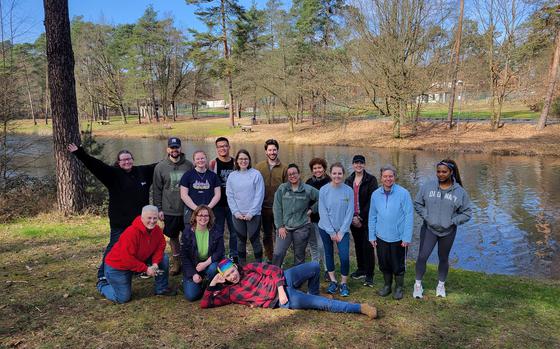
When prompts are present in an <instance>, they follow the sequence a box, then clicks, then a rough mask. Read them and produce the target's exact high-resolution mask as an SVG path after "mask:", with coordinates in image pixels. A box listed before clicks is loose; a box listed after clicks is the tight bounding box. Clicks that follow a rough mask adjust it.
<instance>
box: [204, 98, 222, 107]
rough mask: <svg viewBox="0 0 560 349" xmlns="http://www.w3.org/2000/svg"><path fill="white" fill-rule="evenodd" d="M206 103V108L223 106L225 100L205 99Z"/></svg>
mask: <svg viewBox="0 0 560 349" xmlns="http://www.w3.org/2000/svg"><path fill="white" fill-rule="evenodd" d="M206 105H207V106H208V108H225V106H226V101H224V100H223V99H218V100H215V101H206Z"/></svg>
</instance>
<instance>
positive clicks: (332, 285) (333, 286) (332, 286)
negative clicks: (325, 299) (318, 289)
mask: <svg viewBox="0 0 560 349" xmlns="http://www.w3.org/2000/svg"><path fill="white" fill-rule="evenodd" d="M337 290H338V283H337V282H336V281H331V283H330V284H329V287H328V288H327V293H328V294H335V293H336V291H337Z"/></svg>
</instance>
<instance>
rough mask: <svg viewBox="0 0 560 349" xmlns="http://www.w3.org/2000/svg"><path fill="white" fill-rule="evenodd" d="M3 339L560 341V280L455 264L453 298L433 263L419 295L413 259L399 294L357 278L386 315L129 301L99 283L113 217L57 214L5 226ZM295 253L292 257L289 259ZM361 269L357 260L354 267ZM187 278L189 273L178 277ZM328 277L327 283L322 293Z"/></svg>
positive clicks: (84, 343)
mask: <svg viewBox="0 0 560 349" xmlns="http://www.w3.org/2000/svg"><path fill="white" fill-rule="evenodd" d="M0 239H1V241H2V244H1V245H0V264H1V265H2V269H1V270H2V271H1V274H0V275H1V280H0V285H2V288H3V289H2V292H3V297H2V302H1V303H0V347H10V346H22V347H57V346H60V347H110V348H128V347H146V348H152V347H173V348H203V347H218V348H226V347H228V348H247V347H255V348H270V347H278V346H282V347H293V348H304V347H305V348H334V347H352V348H368V347H372V348H491V347H501V348H553V347H559V346H560V332H559V331H558V328H560V312H559V311H558V309H560V283H559V282H558V281H544V280H541V281H539V280H530V279H526V278H520V277H510V276H497V275H486V274H483V273H475V272H469V271H462V270H452V271H451V273H450V275H449V280H448V282H447V290H448V297H447V298H446V299H438V298H436V297H435V291H434V290H435V286H436V271H435V268H434V267H433V266H430V267H429V268H428V273H427V275H426V277H425V283H424V287H425V290H426V291H425V294H426V296H425V299H424V300H422V301H419V300H414V299H412V298H411V289H412V283H413V277H414V276H413V272H412V270H413V263H409V266H408V267H409V269H408V270H409V271H408V272H407V275H406V286H407V289H406V295H405V298H404V299H403V300H401V301H399V302H397V301H395V300H393V299H392V298H390V297H389V298H381V297H379V296H377V295H376V294H375V291H376V290H377V288H378V286H379V285H381V282H382V281H381V277H380V275H376V276H375V281H376V284H377V286H376V288H375V289H370V288H365V287H363V286H361V285H360V284H359V283H358V282H356V281H354V280H351V281H350V283H349V286H350V289H351V295H350V297H349V298H348V300H350V301H355V302H369V303H372V304H375V305H376V306H377V307H378V309H379V311H380V314H381V318H380V319H379V320H376V321H370V320H368V319H367V318H366V317H365V316H361V315H355V314H332V313H326V312H320V311H304V310H299V311H290V310H281V309H275V310H270V309H251V308H249V307H245V306H240V305H230V306H226V307H222V308H216V309H208V310H201V309H200V308H199V306H198V302H195V303H189V302H188V301H186V300H184V299H183V297H182V296H180V295H178V296H177V297H174V298H161V297H153V296H152V283H151V280H140V279H134V281H133V299H132V301H131V302H129V303H127V304H125V305H120V306H117V305H113V304H111V303H110V302H108V301H106V300H103V299H102V297H101V296H100V295H99V294H98V293H97V292H96V290H95V288H94V284H95V274H96V268H97V264H98V262H99V258H100V256H101V253H102V250H103V248H104V245H105V244H106V243H107V240H108V226H107V223H106V218H104V217H96V216H77V217H71V218H63V217H59V216H58V215H56V214H53V215H42V216H40V217H36V218H30V219H26V220H19V221H17V222H14V223H10V224H1V225H0ZM287 260H291V255H289V256H288V257H287ZM352 268H353V267H352ZM171 282H172V283H173V284H175V285H178V284H179V283H180V282H181V278H180V276H177V277H172V278H171ZM325 287H326V284H325V283H324V284H322V292H324V291H325Z"/></svg>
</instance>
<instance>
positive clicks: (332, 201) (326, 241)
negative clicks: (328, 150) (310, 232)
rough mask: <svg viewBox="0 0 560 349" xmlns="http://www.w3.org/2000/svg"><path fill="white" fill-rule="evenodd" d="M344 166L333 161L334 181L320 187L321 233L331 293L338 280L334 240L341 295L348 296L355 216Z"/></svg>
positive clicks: (351, 193)
mask: <svg viewBox="0 0 560 349" xmlns="http://www.w3.org/2000/svg"><path fill="white" fill-rule="evenodd" d="M344 172H345V171H344V166H342V164H341V163H340V162H335V163H334V164H332V165H331V169H330V175H331V179H332V181H331V182H330V183H329V184H325V185H324V186H322V187H321V189H320V190H319V216H320V218H319V233H320V234H321V240H323V245H324V247H325V259H326V261H327V272H328V274H329V278H330V279H331V283H330V284H329V287H328V288H327V292H328V293H330V294H334V293H336V291H337V290H338V288H339V287H338V283H337V281H336V277H335V275H334V251H333V250H334V246H333V245H334V244H335V243H336V246H337V247H338V256H339V257H340V274H341V282H340V295H341V296H342V297H348V296H349V295H350V290H349V289H348V284H347V283H346V280H347V279H348V272H349V271H350V235H349V231H350V224H351V223H352V217H353V216H354V191H353V190H352V188H350V187H349V186H347V185H346V184H344Z"/></svg>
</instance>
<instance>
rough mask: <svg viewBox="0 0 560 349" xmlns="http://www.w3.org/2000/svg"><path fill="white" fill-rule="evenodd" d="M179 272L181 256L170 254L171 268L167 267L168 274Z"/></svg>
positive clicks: (172, 274)
mask: <svg viewBox="0 0 560 349" xmlns="http://www.w3.org/2000/svg"><path fill="white" fill-rule="evenodd" d="M180 273H181V257H180V256H172V257H171V268H169V275H171V276H175V275H179V274H180Z"/></svg>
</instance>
